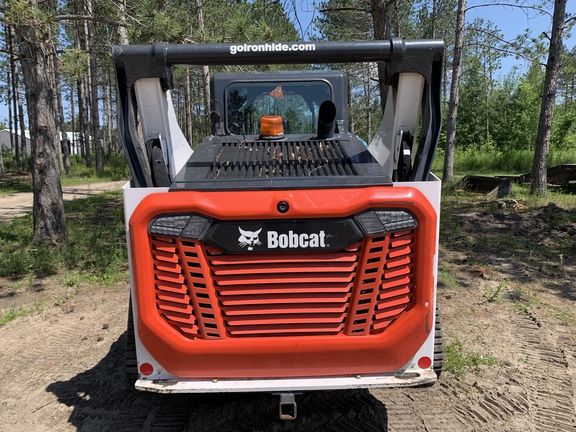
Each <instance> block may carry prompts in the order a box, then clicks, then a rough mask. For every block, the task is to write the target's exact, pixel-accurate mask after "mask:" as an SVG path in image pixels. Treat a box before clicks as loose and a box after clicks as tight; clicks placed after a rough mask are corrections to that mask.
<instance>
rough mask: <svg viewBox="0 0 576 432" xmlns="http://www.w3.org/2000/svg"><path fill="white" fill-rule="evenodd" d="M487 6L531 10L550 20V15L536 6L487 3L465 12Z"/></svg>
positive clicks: (472, 7) (471, 7) (469, 8)
mask: <svg viewBox="0 0 576 432" xmlns="http://www.w3.org/2000/svg"><path fill="white" fill-rule="evenodd" d="M487 6H506V7H513V8H518V9H532V10H534V11H537V12H540V13H544V14H546V15H548V16H549V17H550V18H552V14H551V13H550V12H548V11H546V10H544V9H542V8H539V7H536V6H523V5H518V4H514V3H488V4H478V5H474V6H470V7H468V8H466V12H468V11H469V10H472V9H477V8H481V7H487Z"/></svg>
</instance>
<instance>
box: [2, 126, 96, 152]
mask: <svg viewBox="0 0 576 432" xmlns="http://www.w3.org/2000/svg"><path fill="white" fill-rule="evenodd" d="M10 135H12V136H13V137H14V138H17V139H18V142H20V131H19V130H18V131H14V130H12V131H10V130H9V129H3V130H1V131H0V145H1V146H2V147H6V148H7V149H9V150H11V149H12V145H11V141H10ZM80 135H81V134H80V133H79V132H66V136H67V138H68V143H69V145H70V154H80V143H81V138H80ZM25 137H26V153H27V154H30V150H31V147H30V146H31V142H30V131H28V130H26V131H25ZM90 138H92V137H90Z"/></svg>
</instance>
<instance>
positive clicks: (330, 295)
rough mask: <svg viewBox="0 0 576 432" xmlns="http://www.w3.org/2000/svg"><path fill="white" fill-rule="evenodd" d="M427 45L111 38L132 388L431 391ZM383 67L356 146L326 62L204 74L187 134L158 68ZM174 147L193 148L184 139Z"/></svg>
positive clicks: (431, 114) (432, 44)
mask: <svg viewBox="0 0 576 432" xmlns="http://www.w3.org/2000/svg"><path fill="white" fill-rule="evenodd" d="M442 55H443V43H442V42H441V41H438V40H414V41H407V40H401V39H397V38H395V39H390V40H383V41H362V42H314V43H310V42H306V43H303V42H294V43H285V42H284V43H248V44H246V43H239V44H234V43H225V44H204V45H202V44H199V45H171V44H167V43H156V44H154V45H149V46H117V47H115V48H114V61H115V67H116V73H117V80H118V90H119V131H120V136H121V139H122V142H123V146H124V150H125V154H126V158H127V160H128V164H129V167H130V170H131V174H132V180H131V182H130V183H129V184H127V185H126V186H125V187H124V207H125V217H126V230H127V239H128V250H129V261H130V275H131V304H130V312H129V315H130V316H129V322H128V327H129V328H128V344H127V351H126V359H127V371H128V374H129V376H130V377H131V378H132V379H133V380H135V385H136V388H137V389H139V390H145V391H152V392H160V393H182V392H200V393H211V392H256V391H257V392H262V391H264V392H271V393H277V394H280V395H281V398H280V416H281V418H285V419H286V418H288V419H289V418H294V417H295V416H296V403H295V399H294V394H295V393H299V392H303V391H306V390H322V389H325V390H330V389H351V388H369V387H398V386H400V387H403V386H421V385H427V384H431V383H433V382H434V381H435V380H436V379H437V376H438V374H439V373H440V371H441V367H442V357H443V347H442V335H441V329H440V323H439V320H438V316H437V310H436V275H437V254H438V226H439V224H438V222H439V221H438V218H439V203H440V182H439V180H438V178H436V177H435V176H434V175H433V174H431V173H430V168H431V165H432V160H433V157H434V152H435V149H436V146H437V142H438V138H439V134H440V127H441V113H440V103H441V101H440V81H441V67H442ZM335 62H338V63H347V62H384V64H385V65H386V67H387V80H388V81H387V83H386V84H387V85H389V94H388V98H387V104H386V111H385V113H384V115H383V118H382V122H381V125H380V127H379V129H378V131H377V133H376V135H375V137H374V139H373V140H372V141H371V142H370V143H369V145H368V144H366V143H365V142H364V141H363V140H362V139H360V138H359V137H357V136H356V135H355V134H354V133H352V132H350V130H349V127H348V106H347V101H348V98H349V92H348V84H347V81H346V77H345V75H344V74H343V73H342V72H338V71H330V70H315V71H301V72H294V71H292V72H279V73H262V72H252V73H221V74H216V75H215V76H214V77H213V78H212V82H211V94H212V96H211V97H212V99H213V100H212V107H211V113H210V118H211V122H212V131H211V135H210V136H209V137H208V138H206V139H204V140H203V141H202V142H201V143H197V144H194V145H192V144H193V143H189V142H187V140H186V138H185V137H184V135H183V133H182V131H181V130H180V128H179V126H178V124H177V122H176V115H175V110H174V108H173V105H172V96H171V92H170V89H171V87H172V67H173V66H190V65H209V66H210V65H248V64H250V65H258V64H260V65H262V64H265V65H267V64H317V65H325V64H328V63H335ZM192 147H194V150H192Z"/></svg>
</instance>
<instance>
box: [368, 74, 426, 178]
mask: <svg viewBox="0 0 576 432" xmlns="http://www.w3.org/2000/svg"><path fill="white" fill-rule="evenodd" d="M423 88H424V77H423V76H422V75H420V74H417V73H402V74H400V76H399V79H398V87H397V88H394V87H390V92H389V94H388V99H387V101H386V110H385V112H384V116H383V117H382V122H381V123H380V126H379V127H378V131H377V132H376V135H374V138H373V139H372V141H371V142H370V145H369V146H368V150H369V151H370V153H372V156H374V158H375V159H376V160H377V161H378V163H379V164H380V166H382V168H384V170H385V171H386V172H387V173H389V174H390V175H391V174H392V172H393V171H394V170H395V169H396V166H397V165H398V158H399V155H400V148H401V146H402V132H403V131H409V132H410V133H412V135H416V131H417V128H418V119H419V115H420V105H421V101H422V90H423Z"/></svg>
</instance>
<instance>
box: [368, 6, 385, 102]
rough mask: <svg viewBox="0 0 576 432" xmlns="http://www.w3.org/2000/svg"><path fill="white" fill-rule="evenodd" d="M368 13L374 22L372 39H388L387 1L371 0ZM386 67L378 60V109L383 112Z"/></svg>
mask: <svg viewBox="0 0 576 432" xmlns="http://www.w3.org/2000/svg"><path fill="white" fill-rule="evenodd" d="M370 6H371V9H370V13H371V15H372V21H373V22H374V39H375V40H386V39H390V11H389V10H388V2H387V1H385V0H372V1H371V2H370ZM386 81H387V77H386V67H385V65H384V63H383V62H378V86H379V89H380V109H381V110H382V112H384V108H385V107H386V99H388V85H386Z"/></svg>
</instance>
